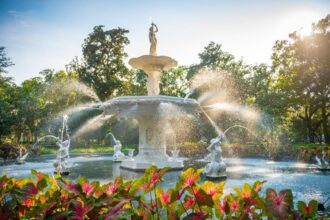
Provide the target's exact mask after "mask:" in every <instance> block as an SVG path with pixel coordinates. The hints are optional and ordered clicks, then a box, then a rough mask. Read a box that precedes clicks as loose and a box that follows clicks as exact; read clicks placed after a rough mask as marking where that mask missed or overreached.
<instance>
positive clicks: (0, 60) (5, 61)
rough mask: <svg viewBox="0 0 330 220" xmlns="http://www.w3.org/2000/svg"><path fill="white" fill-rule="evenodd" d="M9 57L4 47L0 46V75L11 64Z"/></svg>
mask: <svg viewBox="0 0 330 220" xmlns="http://www.w3.org/2000/svg"><path fill="white" fill-rule="evenodd" d="M13 65H14V64H13V63H12V62H11V60H10V58H8V57H7V53H6V51H5V47H0V76H1V74H2V73H7V70H6V68H8V67H10V66H13Z"/></svg>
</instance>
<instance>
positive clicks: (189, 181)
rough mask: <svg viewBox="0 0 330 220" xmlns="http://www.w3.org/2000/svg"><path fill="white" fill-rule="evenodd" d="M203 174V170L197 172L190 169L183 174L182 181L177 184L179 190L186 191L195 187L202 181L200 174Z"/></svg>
mask: <svg viewBox="0 0 330 220" xmlns="http://www.w3.org/2000/svg"><path fill="white" fill-rule="evenodd" d="M202 172H203V169H198V170H196V171H195V170H194V169H193V168H188V169H187V170H186V171H184V172H183V173H182V174H181V179H180V180H179V182H178V183H177V189H185V188H187V187H192V186H194V185H195V184H196V183H197V182H198V181H199V180H200V174H201V173H202Z"/></svg>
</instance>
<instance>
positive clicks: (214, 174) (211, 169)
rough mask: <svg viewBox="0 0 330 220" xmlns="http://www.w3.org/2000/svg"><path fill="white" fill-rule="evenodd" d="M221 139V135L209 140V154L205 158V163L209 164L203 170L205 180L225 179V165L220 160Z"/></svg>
mask: <svg viewBox="0 0 330 220" xmlns="http://www.w3.org/2000/svg"><path fill="white" fill-rule="evenodd" d="M222 139H223V136H222V135H219V136H218V137H216V138H213V139H211V141H210V145H209V146H208V147H207V150H208V151H209V152H210V153H209V154H208V155H207V156H206V158H205V161H208V162H209V163H208V164H207V165H206V166H205V168H204V170H203V173H204V174H205V176H206V178H209V179H225V178H226V177H227V175H226V164H225V163H224V162H223V160H222V150H221V146H220V144H221V140H222Z"/></svg>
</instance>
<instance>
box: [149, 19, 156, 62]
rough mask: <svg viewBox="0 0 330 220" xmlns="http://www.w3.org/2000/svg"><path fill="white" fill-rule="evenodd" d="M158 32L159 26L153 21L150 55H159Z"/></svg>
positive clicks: (150, 30)
mask: <svg viewBox="0 0 330 220" xmlns="http://www.w3.org/2000/svg"><path fill="white" fill-rule="evenodd" d="M157 32H158V27H157V25H156V24H155V23H153V22H152V23H151V27H150V28H149V41H150V55H153V56H156V55H157V38H156V33H157Z"/></svg>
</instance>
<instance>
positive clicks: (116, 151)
mask: <svg viewBox="0 0 330 220" xmlns="http://www.w3.org/2000/svg"><path fill="white" fill-rule="evenodd" d="M110 141H111V144H112V145H113V161H122V160H125V159H126V156H125V154H123V152H121V143H120V141H119V140H117V139H116V138H115V136H114V135H113V134H112V133H110Z"/></svg>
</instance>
